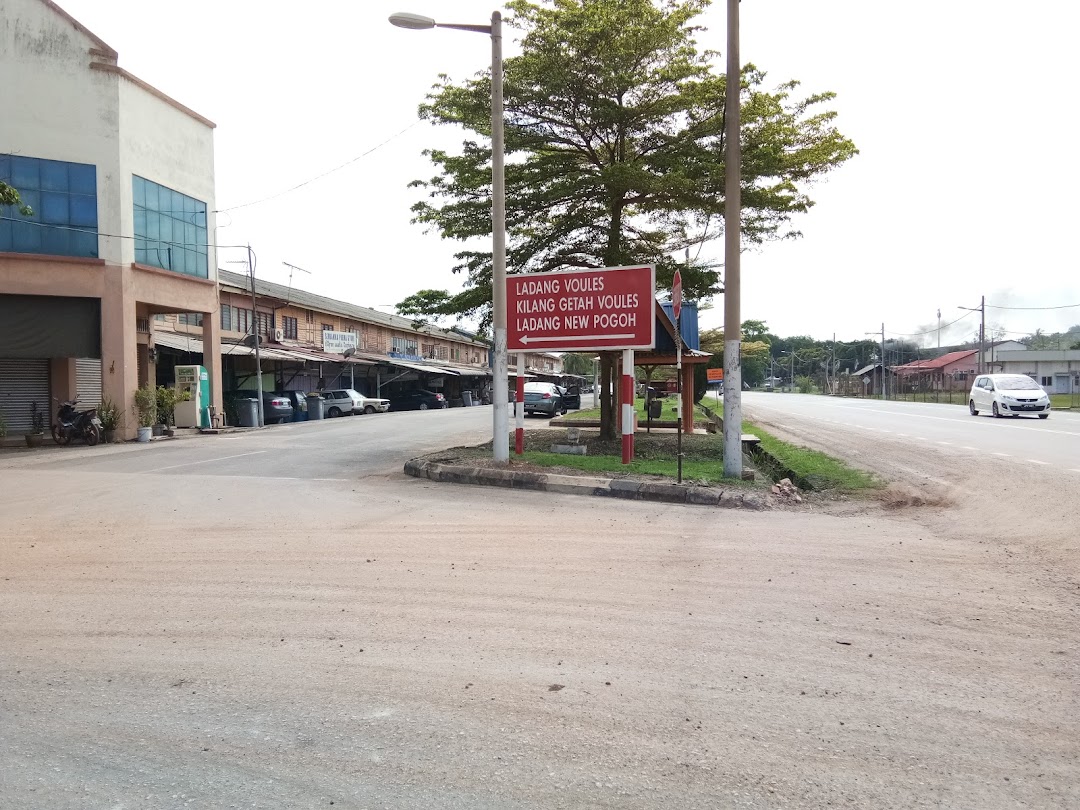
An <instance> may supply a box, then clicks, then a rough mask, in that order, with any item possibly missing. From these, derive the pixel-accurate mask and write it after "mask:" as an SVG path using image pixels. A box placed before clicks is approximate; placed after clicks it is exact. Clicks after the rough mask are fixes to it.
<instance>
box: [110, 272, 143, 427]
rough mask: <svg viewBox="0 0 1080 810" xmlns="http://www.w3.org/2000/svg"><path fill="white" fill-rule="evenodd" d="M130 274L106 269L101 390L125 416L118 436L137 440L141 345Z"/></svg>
mask: <svg viewBox="0 0 1080 810" xmlns="http://www.w3.org/2000/svg"><path fill="white" fill-rule="evenodd" d="M130 274H131V270H130V269H128V268H125V267H115V266H106V268H105V294H104V296H103V297H102V299H101V389H102V393H103V394H104V395H105V396H106V397H108V398H109V399H111V400H112V401H113V402H115V403H116V406H117V407H118V408H120V409H121V411H122V412H123V424H122V425H121V427H120V430H119V431H118V432H119V433H120V435H121V436H123V437H124V438H127V439H133V438H135V430H136V428H137V427H138V426H139V419H138V414H137V413H136V412H135V399H134V397H135V389H136V388H138V387H139V382H138V380H139V367H138V357H137V354H136V347H137V345H138V344H137V340H136V335H135V296H134V295H133V293H132V292H131V279H130Z"/></svg>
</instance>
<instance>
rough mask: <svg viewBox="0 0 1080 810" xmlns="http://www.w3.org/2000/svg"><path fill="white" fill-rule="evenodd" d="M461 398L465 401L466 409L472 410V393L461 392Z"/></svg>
mask: <svg viewBox="0 0 1080 810" xmlns="http://www.w3.org/2000/svg"><path fill="white" fill-rule="evenodd" d="M461 398H462V399H463V400H464V401H465V407H466V408H471V407H472V404H473V402H472V391H462V392H461Z"/></svg>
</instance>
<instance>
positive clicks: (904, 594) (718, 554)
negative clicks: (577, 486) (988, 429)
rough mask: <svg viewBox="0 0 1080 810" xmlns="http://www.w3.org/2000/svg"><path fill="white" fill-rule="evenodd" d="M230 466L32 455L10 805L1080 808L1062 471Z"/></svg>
mask: <svg viewBox="0 0 1080 810" xmlns="http://www.w3.org/2000/svg"><path fill="white" fill-rule="evenodd" d="M826 438H827V439H829V440H832V439H836V440H837V441H838V442H841V443H842V442H843V441H847V439H846V438H845V437H842V436H833V437H826ZM255 441H257V437H256V439H253V440H252V444H250V445H245V444H243V443H242V442H237V443H236V444H235V445H233V446H232V447H233V448H234V449H233V450H232V452H233V453H240V452H245V451H246V450H247V449H248V448H249V446H250V447H257V446H258V445H257V444H255V443H254V442H255ZM852 441H854V440H852ZM844 452H850V453H851V454H853V455H856V454H857V455H858V457H860V458H862V459H863V460H864V461H866V462H867V466H873V467H877V468H878V469H879V470H880V471H882V472H892V473H894V474H905V475H910V472H905V470H910V469H915V467H916V465H917V463H918V462H919V461H920V457H919V456H916V455H911V456H907V455H905V451H904V450H903V448H899V447H889V448H887V452H884V453H883V452H880V451H877V452H873V453H871V450H870V448H869V447H868V446H867V445H856V444H851V445H849V446H845V448H844ZM885 456H888V459H887V460H886V459H885V458H884V457H885ZM202 469H205V468H202ZM199 470H200V468H198V467H195V468H191V469H190V470H189V471H190V473H191V474H189V475H184V476H180V475H165V474H162V475H150V474H126V473H123V472H107V473H104V472H96V473H94V474H90V473H81V472H78V471H73V472H72V473H71V474H70V475H69V476H68V477H67V479H66V485H67V486H70V487H74V488H78V489H79V490H80V494H81V497H71V498H69V497H57V496H56V494H55V486H56V483H57V475H56V473H55V472H46V471H44V470H40V469H35V468H33V467H27V468H25V469H0V515H2V522H3V527H4V532H3V539H2V541H0V638H2V639H3V644H2V646H0V806H3V807H18V808H45V807H48V808H87V807H92V808H96V807H109V808H114V807H125V808H134V807H139V808H157V807H168V808H173V807H260V808H277V807H329V806H330V805H331V803H333V806H334V807H335V810H336V808H338V807H345V808H411V807H418V806H428V807H433V808H444V807H445V808H515V807H545V808H548V807H552V808H560V807H605V808H620V809H621V808H656V807H672V808H715V807H755V808H773V807H808V808H817V807H832V806H847V807H860V808H863V807H865V808H908V807H963V808H980V809H981V810H985V809H986V808H1005V807H1038V808H1075V807H1077V806H1080V762H1078V743H1077V740H1078V739H1080V714H1078V709H1080V691H1078V685H1080V679H1078V675H1080V673H1078V667H1077V648H1078V644H1077V642H1078V636H1080V631H1078V627H1080V622H1078V618H1080V617H1078V615H1077V607H1078V605H1080V587H1078V583H1077V576H1076V571H1077V569H1076V567H1075V562H1076V553H1075V552H1076V549H1075V543H1076V538H1075V537H1074V536H1071V535H1070V534H1069V532H1068V531H1067V530H1065V529H1063V528H1061V527H1060V526H1058V527H1057V528H1055V525H1054V524H1055V523H1056V521H1057V519H1058V518H1059V517H1060V516H1062V515H1064V514H1067V513H1068V511H1069V509H1070V508H1073V507H1071V506H1064V505H1062V506H1055V505H1054V504H1053V502H1048V499H1047V498H1045V497H1044V495H1043V493H1046V492H1055V493H1058V494H1059V495H1060V496H1061V498H1062V499H1071V503H1072V504H1075V503H1077V500H1076V495H1077V494H1078V493H1076V492H1075V491H1074V490H1068V489H1062V488H1061V485H1060V482H1055V481H1050V480H1041V479H1040V478H1039V477H1038V476H1039V474H1040V471H1039V470H1038V469H1035V470H1032V471H1030V473H1029V474H1028V475H1027V476H1025V477H1024V478H1023V479H1022V480H1017V479H1016V478H1013V477H1008V476H1003V477H1001V478H1000V483H993V482H988V481H986V480H979V481H978V482H973V481H971V479H970V478H965V477H963V476H962V475H960V471H959V470H955V471H954V472H956V473H957V475H956V476H955V479H954V480H950V482H949V487H948V490H947V491H945V490H944V489H942V488H940V487H938V485H935V484H934V482H928V481H925V480H920V479H919V477H918V476H915V477H913V479H912V480H911V481H909V482H908V484H907V486H909V487H911V488H912V489H909V490H905V491H906V492H908V493H910V492H911V491H913V489H914V488H918V490H919V491H920V492H922V493H923V494H927V495H932V494H935V493H936V495H937V496H941V495H943V494H944V495H945V496H947V498H946V500H948V501H949V503H950V505H949V506H935V507H926V506H924V507H920V508H902V509H893V510H886V509H880V508H878V507H876V506H874V505H866V504H829V505H827V506H825V507H822V506H812V507H811V508H809V509H808V510H805V511H799V512H795V511H778V512H771V513H745V512H738V511H728V510H717V509H711V508H698V507H687V506H670V505H658V504H647V503H633V502H630V503H627V502H607V501H603V500H598V499H589V498H580V497H574V496H551V495H545V494H542V493H532V492H525V493H518V492H514V493H510V492H505V491H499V490H490V489H480V488H469V487H464V486H455V485H438V484H433V483H431V482H427V481H421V480H416V479H407V478H405V477H404V476H401V475H400V474H398V473H397V472H389V471H388V472H387V473H386V474H385V475H371V476H368V477H365V478H363V479H359V480H356V481H354V482H349V483H342V482H318V481H285V480H266V479H257V478H249V477H244V476H242V475H228V476H226V475H214V476H210V475H199V474H197V473H198V472H199ZM933 477H935V478H940V477H941V473H940V472H939V473H938V474H936V475H935V476H933ZM942 480H944V479H942ZM935 487H937V488H935ZM991 519H992V520H993V521H994V522H995V523H1000V522H1001V521H1002V520H1004V521H1006V522H1007V523H1008V524H1010V525H1014V526H1015V527H1016V534H1015V540H1010V541H1009V542H1000V541H998V540H993V539H990V538H989V537H988V536H987V535H986V533H985V532H980V531H979V525H980V521H985V520H991ZM1033 526H1037V527H1040V528H1038V529H1032V528H1031V527H1033ZM1040 532H1042V534H1040Z"/></svg>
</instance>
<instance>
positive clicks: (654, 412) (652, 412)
mask: <svg viewBox="0 0 1080 810" xmlns="http://www.w3.org/2000/svg"><path fill="white" fill-rule="evenodd" d="M663 412H664V401H663V400H662V399H654V400H652V402H650V403H649V418H650V419H659V418H660V416H661V415H662V414H663Z"/></svg>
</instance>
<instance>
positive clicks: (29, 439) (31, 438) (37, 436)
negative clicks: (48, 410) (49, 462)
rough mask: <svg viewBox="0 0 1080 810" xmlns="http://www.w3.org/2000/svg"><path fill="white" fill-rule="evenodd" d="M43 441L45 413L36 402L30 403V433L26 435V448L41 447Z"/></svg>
mask: <svg viewBox="0 0 1080 810" xmlns="http://www.w3.org/2000/svg"><path fill="white" fill-rule="evenodd" d="M44 440H45V411H43V410H41V408H39V407H38V404H37V403H36V402H31V403H30V432H29V433H27V434H26V446H27V447H41V443H42V442H43V441H44Z"/></svg>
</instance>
